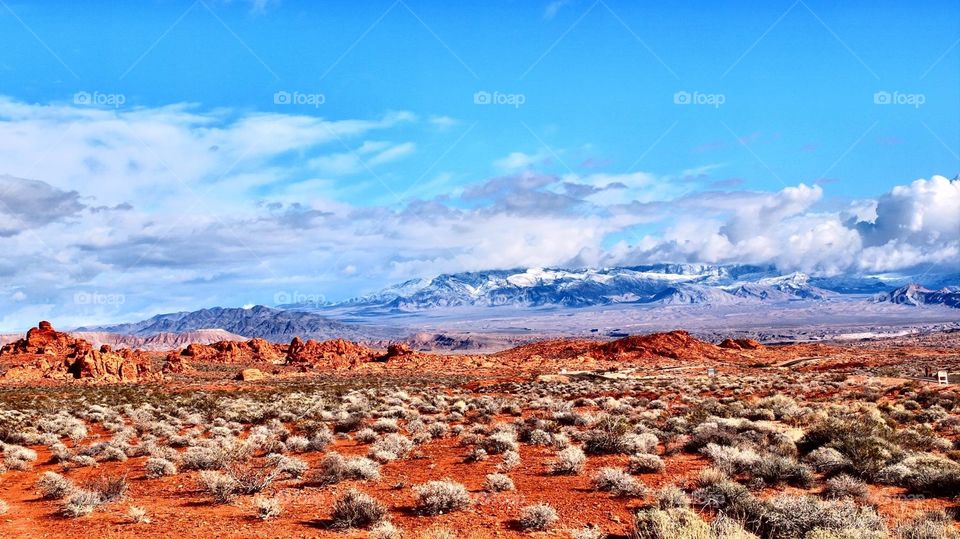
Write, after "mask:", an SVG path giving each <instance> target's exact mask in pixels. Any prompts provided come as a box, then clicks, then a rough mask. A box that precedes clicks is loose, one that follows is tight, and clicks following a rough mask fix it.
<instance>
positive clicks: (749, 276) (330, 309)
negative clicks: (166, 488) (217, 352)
mask: <svg viewBox="0 0 960 539" xmlns="http://www.w3.org/2000/svg"><path fill="white" fill-rule="evenodd" d="M906 278H909V276H906V277H902V276H892V277H891V276H883V277H882V278H881V277H876V276H867V277H854V276H842V277H836V278H834V277H812V276H809V275H807V274H805V273H800V272H794V273H787V274H782V273H781V272H779V271H778V270H777V269H776V268H775V267H772V266H753V265H709V264H652V265H645V266H631V267H622V268H601V269H582V270H567V269H556V268H546V269H543V268H530V269H516V270H493V271H484V272H466V273H456V274H443V275H439V276H437V277H434V278H432V279H412V280H409V281H406V282H403V283H400V284H397V285H394V286H390V287H387V288H385V289H383V290H381V291H379V292H376V293H374V294H370V295H367V296H363V297H358V298H354V299H351V300H347V301H343V302H339V303H329V304H325V305H316V304H313V303H311V304H303V305H297V304H291V305H281V306H279V308H271V307H266V306H263V305H258V306H255V307H252V308H249V309H242V308H223V307H215V308H211V309H202V310H199V311H194V312H179V313H169V314H161V315H157V316H154V317H152V318H149V319H147V320H143V321H140V322H135V323H129V324H115V325H109V326H102V327H93V328H78V329H77V330H76V331H78V332H79V331H96V332H105V333H111V334H123V335H132V336H136V337H139V338H146V337H150V336H158V335H170V336H165V337H162V338H161V337H156V338H155V339H159V340H160V341H165V340H170V339H174V340H176V339H177V337H173V336H172V335H176V334H184V333H188V332H197V331H201V330H210V329H214V328H216V329H219V330H223V331H225V332H229V334H234V335H238V336H240V337H243V338H253V337H261V338H264V339H267V340H270V341H273V342H289V341H290V340H291V339H292V338H293V337H295V336H299V337H301V338H305V339H310V338H312V339H318V340H324V339H333V338H345V339H349V340H354V341H362V342H367V343H371V344H372V343H381V344H382V343H386V342H388V341H390V340H393V339H396V338H399V337H409V335H410V334H413V333H417V332H419V331H421V329H420V328H419V326H418V324H419V323H418V322H417V320H418V319H416V318H415V316H416V315H417V314H418V313H423V314H427V313H429V312H431V311H434V310H437V311H442V310H444V309H447V308H456V307H473V308H490V307H494V308H495V307H502V306H514V307H518V308H530V309H537V308H556V309H561V308H583V307H591V306H604V305H638V306H639V305H648V306H658V305H661V306H683V305H707V306H711V305H716V306H723V305H756V306H762V305H764V304H771V305H772V304H778V303H779V304H782V303H784V302H791V303H793V302H818V301H831V299H834V298H837V297H838V296H844V295H849V294H858V295H860V296H862V301H870V300H871V299H872V300H873V301H888V302H892V303H897V304H908V305H945V306H948V307H960V288H958V287H952V288H951V287H945V288H943V289H941V290H930V289H926V288H923V287H921V286H919V285H909V286H904V287H902V288H899V289H897V290H894V291H893V292H890V290H891V288H892V286H894V285H896V286H899V285H900V284H901V282H902V281H903V280H904V279H906ZM931 282H940V283H944V282H954V283H960V276H958V275H946V276H933V278H931ZM878 292H882V293H879V294H878ZM871 294H872V296H871ZM394 315H397V316H399V317H401V318H404V319H406V320H408V322H407V326H406V329H405V330H404V329H398V326H396V325H393V326H391V325H390V324H383V323H380V321H378V318H380V317H391V316H394ZM406 317H414V318H406ZM343 320H347V321H349V323H347V322H344V321H343ZM401 325H402V324H401ZM403 331H407V333H403V334H401V333H402V332H403ZM150 344H151V343H149V342H147V341H144V345H145V346H149V345H150ZM158 344H160V343H158Z"/></svg>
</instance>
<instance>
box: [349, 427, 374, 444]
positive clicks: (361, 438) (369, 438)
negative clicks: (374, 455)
mask: <svg viewBox="0 0 960 539" xmlns="http://www.w3.org/2000/svg"><path fill="white" fill-rule="evenodd" d="M353 439H354V440H356V441H358V442H360V443H361V444H370V443H373V442H375V441H376V440H377V431H375V430H373V429H371V428H363V429H360V430H358V431H357V433H356V434H354V435H353Z"/></svg>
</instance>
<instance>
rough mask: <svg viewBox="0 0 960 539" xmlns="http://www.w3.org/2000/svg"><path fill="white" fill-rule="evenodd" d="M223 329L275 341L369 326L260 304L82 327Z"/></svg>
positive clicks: (139, 331) (149, 331)
mask: <svg viewBox="0 0 960 539" xmlns="http://www.w3.org/2000/svg"><path fill="white" fill-rule="evenodd" d="M212 328H216V329H221V330H224V331H227V332H230V333H232V334H235V335H240V336H242V337H246V338H253V337H261V338H264V339H267V340H269V341H273V342H286V341H290V340H291V339H293V337H302V338H312V339H333V338H341V337H342V338H346V339H352V340H365V339H368V338H370V329H369V328H365V330H364V331H360V329H359V328H357V327H356V326H351V325H348V324H343V323H340V322H337V321H334V320H330V319H329V318H327V317H324V316H321V315H319V314H316V313H309V312H300V311H291V310H280V309H272V308H270V307H265V306H263V305H257V306H255V307H251V308H249V309H242V308H224V307H214V308H211V309H201V310H199V311H193V312H178V313H169V314H159V315H157V316H154V317H152V318H148V319H147V320H143V321H140V322H134V323H129V324H116V325H112V326H102V327H94V328H77V330H76V331H77V332H81V331H100V332H108V333H120V334H124V335H136V336H140V337H148V336H151V335H157V334H163V333H186V332H190V331H197V330H204V329H212Z"/></svg>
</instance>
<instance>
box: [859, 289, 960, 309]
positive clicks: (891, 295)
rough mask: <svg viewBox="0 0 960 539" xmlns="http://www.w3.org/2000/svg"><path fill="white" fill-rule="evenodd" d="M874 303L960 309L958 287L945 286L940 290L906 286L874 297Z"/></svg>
mask: <svg viewBox="0 0 960 539" xmlns="http://www.w3.org/2000/svg"><path fill="white" fill-rule="evenodd" d="M876 301H878V302H885V301H889V302H890V303H897V304H900V305H913V306H915V307H918V306H921V305H946V306H947V307H954V308H960V287H957V286H947V287H943V288H941V289H940V290H930V289H928V288H924V287H922V286H920V285H918V284H908V285H906V286H901V287H900V288H897V289H896V290H892V291H890V292H888V293H886V294H881V295H879V296H877V297H876Z"/></svg>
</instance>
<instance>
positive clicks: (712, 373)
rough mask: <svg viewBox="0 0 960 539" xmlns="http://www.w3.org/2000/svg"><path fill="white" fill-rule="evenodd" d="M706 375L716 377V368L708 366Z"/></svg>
mask: <svg viewBox="0 0 960 539" xmlns="http://www.w3.org/2000/svg"><path fill="white" fill-rule="evenodd" d="M707 376H709V377H710V378H714V377H716V376H717V369H714V368H713V367H710V368H708V369H707Z"/></svg>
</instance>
